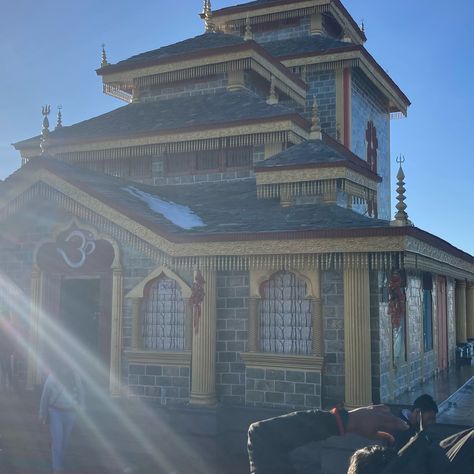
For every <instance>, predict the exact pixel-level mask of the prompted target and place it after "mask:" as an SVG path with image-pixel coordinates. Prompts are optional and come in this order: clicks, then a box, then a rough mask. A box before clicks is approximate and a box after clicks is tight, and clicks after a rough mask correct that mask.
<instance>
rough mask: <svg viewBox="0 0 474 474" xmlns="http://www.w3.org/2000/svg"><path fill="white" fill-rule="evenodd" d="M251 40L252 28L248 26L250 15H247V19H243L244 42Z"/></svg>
mask: <svg viewBox="0 0 474 474" xmlns="http://www.w3.org/2000/svg"><path fill="white" fill-rule="evenodd" d="M251 39H252V27H251V26H250V15H249V14H248V13H247V18H246V19H245V35H244V40H245V41H248V40H251Z"/></svg>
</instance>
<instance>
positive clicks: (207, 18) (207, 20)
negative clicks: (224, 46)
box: [202, 0, 215, 33]
mask: <svg viewBox="0 0 474 474" xmlns="http://www.w3.org/2000/svg"><path fill="white" fill-rule="evenodd" d="M202 14H203V15H204V27H205V31H206V33H214V32H215V26H214V23H213V21H212V7H211V0H204V5H203V9H202Z"/></svg>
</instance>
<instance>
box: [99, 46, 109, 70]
mask: <svg viewBox="0 0 474 474" xmlns="http://www.w3.org/2000/svg"><path fill="white" fill-rule="evenodd" d="M108 65H109V63H108V62H107V54H106V52H105V44H102V55H101V60H100V67H104V66H108Z"/></svg>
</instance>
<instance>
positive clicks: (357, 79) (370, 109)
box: [351, 69, 391, 219]
mask: <svg viewBox="0 0 474 474" xmlns="http://www.w3.org/2000/svg"><path fill="white" fill-rule="evenodd" d="M351 100H352V117H351V120H352V133H351V151H352V152H353V153H355V154H356V155H357V156H359V157H360V158H362V159H363V160H366V159H367V145H366V138H365V132H366V129H367V123H368V122H369V121H372V122H373V123H374V125H375V127H376V129H377V139H378V152H377V174H378V175H380V176H381V177H382V182H381V183H379V185H378V190H377V192H378V217H379V218H381V219H390V215H391V206H390V195H391V194H390V191H391V190H390V114H389V111H388V104H387V101H386V99H384V98H383V96H382V95H381V93H380V92H379V91H378V90H377V89H376V88H375V87H374V86H373V85H372V84H371V83H370V82H369V81H368V79H367V78H366V77H365V76H364V75H363V74H362V72H361V71H360V70H359V69H353V70H352V96H351Z"/></svg>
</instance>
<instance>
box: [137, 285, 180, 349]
mask: <svg viewBox="0 0 474 474" xmlns="http://www.w3.org/2000/svg"><path fill="white" fill-rule="evenodd" d="M184 324H185V308H184V301H183V298H182V296H181V289H180V288H179V285H178V284H177V283H176V281H175V280H172V279H169V278H159V279H157V280H154V281H153V282H152V283H151V284H150V286H149V287H148V288H147V294H146V297H145V298H144V300H143V333H142V336H143V347H144V349H149V350H158V351H160V350H161V351H182V350H184Z"/></svg>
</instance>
